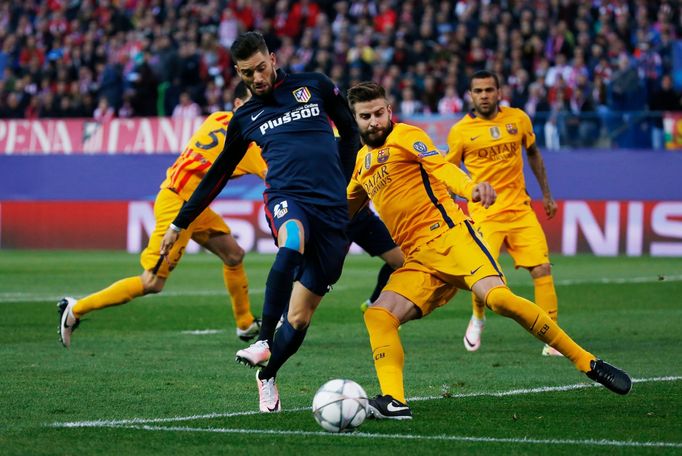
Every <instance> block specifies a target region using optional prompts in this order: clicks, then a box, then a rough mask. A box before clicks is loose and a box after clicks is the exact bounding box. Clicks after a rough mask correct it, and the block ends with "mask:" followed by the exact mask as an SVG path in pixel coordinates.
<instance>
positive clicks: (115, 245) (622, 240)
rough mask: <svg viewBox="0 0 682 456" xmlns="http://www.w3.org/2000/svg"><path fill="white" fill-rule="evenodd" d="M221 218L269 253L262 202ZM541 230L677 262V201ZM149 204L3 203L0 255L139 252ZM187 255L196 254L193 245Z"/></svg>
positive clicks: (681, 236)
mask: <svg viewBox="0 0 682 456" xmlns="http://www.w3.org/2000/svg"><path fill="white" fill-rule="evenodd" d="M211 207H212V208H213V210H215V211H216V212H217V213H219V214H221V215H222V216H223V217H224V218H225V220H226V222H227V223H228V225H230V227H231V229H232V232H233V234H234V235H235V237H236V238H237V240H238V241H239V243H240V244H241V246H242V247H243V248H244V250H246V251H255V252H261V253H266V252H274V251H275V246H274V243H273V241H272V237H271V235H270V230H269V228H268V226H267V223H266V221H265V217H263V209H262V203H260V202H254V201H241V200H220V201H216V202H214V203H213V204H212V205H211ZM534 208H535V210H536V213H537V214H538V218H539V220H540V222H541V223H542V224H543V226H544V228H545V232H546V234H547V239H548V242H549V246H550V250H551V251H552V252H556V253H562V254H564V255H575V254H577V253H592V254H595V255H599V256H615V255H628V256H640V255H652V256H682V201H585V200H576V201H560V202H559V213H558V215H557V216H556V217H555V218H554V219H552V220H547V219H546V217H545V216H544V215H543V211H542V205H541V203H539V202H534ZM154 223H155V221H154V212H153V205H152V202H150V201H130V202H129V201H122V202H14V201H12V202H3V203H0V248H4V249H121V250H123V249H126V250H127V251H129V252H140V251H141V250H142V249H143V248H144V247H145V246H146V243H147V240H148V237H149V233H151V232H152V230H153V228H154ZM187 250H188V252H196V251H198V250H199V247H198V246H197V245H196V244H194V245H190V246H189V247H188V249H187Z"/></svg>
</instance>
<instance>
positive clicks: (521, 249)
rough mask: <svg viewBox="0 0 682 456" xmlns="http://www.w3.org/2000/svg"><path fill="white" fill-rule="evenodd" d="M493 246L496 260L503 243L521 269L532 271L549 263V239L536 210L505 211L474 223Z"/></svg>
mask: <svg viewBox="0 0 682 456" xmlns="http://www.w3.org/2000/svg"><path fill="white" fill-rule="evenodd" d="M474 226H475V227H476V229H477V230H479V231H480V232H481V234H482V235H483V239H485V241H486V242H487V244H488V245H489V246H490V251H491V252H492V253H493V255H494V256H495V258H498V257H499V255H500V250H501V249H502V244H504V246H505V247H506V248H507V251H508V252H509V254H510V255H511V257H512V258H513V259H514V266H515V267H517V268H532V267H534V266H538V265H540V264H545V263H549V248H548V247H547V238H546V237H545V232H544V231H543V230H542V226H541V225H540V222H539V221H538V218H537V216H536V215H535V212H534V211H533V209H531V208H528V210H525V211H514V212H502V213H500V214H496V215H494V216H493V217H491V218H488V219H486V220H483V221H481V222H480V223H479V222H476V223H475V224H474Z"/></svg>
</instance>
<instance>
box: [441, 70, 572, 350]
mask: <svg viewBox="0 0 682 456" xmlns="http://www.w3.org/2000/svg"><path fill="white" fill-rule="evenodd" d="M469 93H470V95H471V99H472V103H473V110H472V111H471V112H470V113H469V114H467V115H466V116H464V118H462V119H461V120H460V121H459V122H457V123H456V124H455V125H454V126H453V127H452V128H451V129H450V133H449V134H448V148H449V152H448V155H447V159H448V160H449V161H450V162H452V163H454V164H455V165H457V166H459V165H460V163H464V165H465V166H466V168H467V170H468V171H469V173H470V174H471V177H472V179H474V180H476V181H487V182H490V184H492V186H493V188H494V189H495V191H496V192H497V201H496V202H495V204H494V205H492V206H490V207H489V208H487V209H486V208H484V207H482V206H481V205H480V204H476V203H471V202H470V203H469V206H468V207H469V214H470V215H471V217H472V218H473V219H474V221H475V222H476V226H477V228H478V229H479V230H480V232H481V233H482V234H483V238H484V239H485V240H486V242H487V244H488V245H489V246H490V250H491V252H492V253H493V255H495V258H497V257H498V256H499V253H500V250H501V249H502V245H504V246H505V247H506V248H507V251H508V252H509V254H510V255H511V257H512V258H513V259H514V264H515V266H516V267H517V268H519V267H523V268H526V269H528V270H529V271H530V274H531V277H532V278H533V282H534V284H535V296H536V298H535V299H536V302H537V304H538V305H539V306H540V307H542V308H543V309H544V310H545V311H546V312H547V313H548V314H549V315H550V316H551V317H552V319H554V320H556V318H557V306H558V303H557V296H556V291H555V289H554V282H553V279H552V275H551V266H550V262H549V248H548V246H547V239H546V238H545V233H544V231H543V229H542V226H541V225H540V222H539V221H538V219H537V216H536V215H535V212H534V211H533V209H532V207H531V205H530V196H529V195H528V193H527V192H526V180H525V177H524V175H523V150H524V148H525V150H526V155H527V157H528V163H529V165H530V168H531V170H532V171H533V174H534V175H535V177H536V178H537V181H538V184H539V186H540V189H541V190H542V194H543V205H544V209H545V213H546V215H547V216H548V217H549V218H551V217H553V216H554V214H555V213H556V209H557V206H556V203H555V202H554V199H553V198H552V195H551V192H550V190H549V183H548V181H547V174H546V172H545V166H544V162H543V160H542V155H541V154H540V151H539V150H538V147H537V144H536V142H535V134H534V133H533V125H532V124H531V120H530V118H529V117H528V115H527V114H526V113H525V112H523V111H522V110H521V109H517V108H506V107H501V106H498V104H499V81H498V80H497V77H496V76H495V75H494V74H493V73H489V72H485V71H483V72H479V73H476V74H475V75H474V76H473V77H472V80H471V89H470V91H469ZM484 317H485V313H484V307H483V305H482V303H481V302H477V301H474V305H473V317H472V319H471V321H470V323H469V327H468V329H467V331H466V334H465V336H464V339H463V341H464V346H465V348H466V349H467V350H469V351H476V350H477V349H478V348H479V347H480V340H481V337H480V335H481V332H482V330H483V325H484V323H483V322H484ZM543 350H544V351H543V354H545V355H559V353H558V352H557V351H556V350H553V349H552V348H551V347H550V346H548V345H547V346H545V348H544V349H543Z"/></svg>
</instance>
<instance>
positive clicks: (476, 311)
mask: <svg viewBox="0 0 682 456" xmlns="http://www.w3.org/2000/svg"><path fill="white" fill-rule="evenodd" d="M471 310H472V311H473V312H472V313H473V315H474V317H476V318H478V319H479V320H485V306H484V305H483V302H482V301H479V300H478V299H476V295H475V294H473V293H471Z"/></svg>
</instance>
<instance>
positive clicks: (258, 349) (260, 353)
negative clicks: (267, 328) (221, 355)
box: [234, 340, 270, 367]
mask: <svg viewBox="0 0 682 456" xmlns="http://www.w3.org/2000/svg"><path fill="white" fill-rule="evenodd" d="M269 359H270V347H269V346H268V341H266V340H257V341H255V342H254V343H252V344H251V345H249V346H248V347H246V348H242V349H241V350H239V351H238V352H237V354H236V355H235V357H234V360H235V361H237V362H238V363H242V364H245V365H247V366H250V367H256V366H260V367H264V366H265V365H266V364H267V362H268V360H269Z"/></svg>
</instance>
